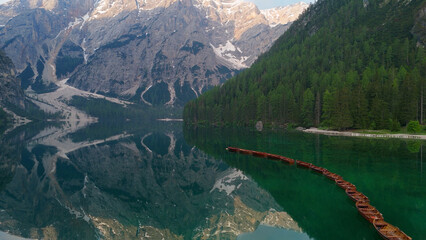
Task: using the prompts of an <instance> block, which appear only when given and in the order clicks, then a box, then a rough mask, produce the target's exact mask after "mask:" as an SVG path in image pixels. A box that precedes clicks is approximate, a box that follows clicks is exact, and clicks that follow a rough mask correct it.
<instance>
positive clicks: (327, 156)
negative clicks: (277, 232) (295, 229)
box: [185, 128, 426, 239]
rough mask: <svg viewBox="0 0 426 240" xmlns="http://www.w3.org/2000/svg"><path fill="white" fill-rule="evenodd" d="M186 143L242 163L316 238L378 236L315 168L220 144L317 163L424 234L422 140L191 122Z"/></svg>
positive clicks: (416, 235)
mask: <svg viewBox="0 0 426 240" xmlns="http://www.w3.org/2000/svg"><path fill="white" fill-rule="evenodd" d="M185 136H186V139H187V141H188V142H190V143H192V144H195V145H196V146H197V147H199V148H200V149H202V150H204V151H206V152H207V153H209V154H212V155H213V156H215V157H216V158H220V159H224V161H225V162H226V163H228V164H229V165H231V166H234V167H236V168H238V169H241V170H242V171H243V172H244V173H245V174H247V175H248V176H250V177H251V178H253V179H254V180H255V181H256V182H257V183H258V184H259V185H260V186H261V187H262V188H264V189H265V190H267V191H268V192H270V193H271V194H272V196H273V197H274V199H275V200H276V201H277V202H278V203H279V204H280V205H281V206H282V207H283V209H284V210H285V211H286V212H288V213H289V214H290V215H291V216H292V217H293V218H294V219H295V221H296V222H298V223H299V226H300V227H301V228H302V229H303V230H304V232H306V233H307V234H308V235H309V236H310V237H311V238H314V239H380V238H379V236H378V234H377V233H376V232H375V229H374V228H373V227H372V226H371V225H370V224H369V223H368V222H367V221H366V220H364V219H363V218H362V217H361V216H360V215H359V214H358V213H357V210H356V208H355V204H354V202H352V201H351V200H350V199H349V198H348V197H347V196H346V194H345V192H344V191H343V190H342V189H340V188H339V187H337V186H336V185H335V184H334V183H333V182H332V181H330V180H329V179H327V178H325V177H324V176H321V175H319V174H316V173H314V172H312V171H309V170H306V169H301V168H297V167H295V166H290V165H286V164H282V163H278V162H273V161H270V160H266V159H259V158H255V157H252V156H246V155H239V154H235V153H228V152H226V151H224V149H225V147H227V146H234V147H239V148H245V149H252V150H257V151H263V152H269V153H275V154H280V155H283V156H287V157H290V158H293V159H298V160H303V161H306V162H310V163H314V164H316V165H317V166H321V167H325V168H327V169H328V170H330V171H332V172H335V173H337V174H339V175H341V176H343V178H344V179H346V180H348V181H350V182H352V183H353V184H355V185H356V186H357V188H358V190H359V191H360V192H363V193H364V194H365V195H367V196H368V197H369V198H370V200H371V203H372V205H373V206H375V207H376V208H377V209H378V210H379V211H380V212H381V213H382V214H383V216H384V218H385V220H386V221H388V222H389V223H391V224H393V225H396V226H398V227H399V228H400V229H402V230H403V231H404V232H405V233H407V234H408V235H410V236H411V237H412V238H413V239H424V238H425V237H426V224H425V219H426V170H425V166H424V164H426V162H425V158H426V157H425V154H424V151H423V146H422V144H423V142H420V141H404V140H397V139H366V138H350V137H335V136H333V137H332V136H322V135H314V134H307V133H300V132H263V133H258V132H255V131H250V130H244V129H241V130H236V129H218V128H213V129H188V130H187V131H186V132H185Z"/></svg>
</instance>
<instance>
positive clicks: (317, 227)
mask: <svg viewBox="0 0 426 240" xmlns="http://www.w3.org/2000/svg"><path fill="white" fill-rule="evenodd" d="M70 129H72V127H70V126H67V125H50V126H45V125H32V126H28V127H24V128H21V129H16V130H15V131H13V132H11V133H9V134H8V135H6V136H4V137H3V138H2V139H1V140H0V239H16V237H21V238H33V239H42V238H50V239H239V240H248V239H380V237H379V235H378V234H377V233H376V232H375V230H374V228H373V227H372V226H371V225H370V224H368V223H367V222H366V221H365V220H364V219H363V218H362V217H361V216H360V215H359V214H358V213H357V210H356V208H355V204H354V203H353V202H352V201H351V200H350V199H349V198H348V197H347V196H346V195H345V193H344V191H343V190H342V189H340V188H338V187H337V186H336V185H334V184H333V183H332V182H331V181H330V180H328V179H326V178H325V177H323V176H321V175H319V174H315V173H312V172H310V171H307V170H305V169H300V168H297V167H295V166H290V165H285V164H280V163H277V162H272V161H268V160H265V159H258V158H254V157H251V156H244V155H238V154H233V153H228V152H226V151H225V150H224V149H225V147H227V146H236V147H241V148H249V149H253V150H259V151H265V152H271V153H276V154H281V155H284V156H288V157H291V158H294V159H299V160H303V161H307V162H312V163H315V164H317V165H319V166H322V167H326V168H328V169H329V170H330V171H333V172H336V173H338V174H340V175H342V176H343V177H344V178H345V179H347V180H349V181H351V182H353V183H354V184H355V185H356V186H357V187H358V189H359V190H360V191H362V192H363V193H365V194H366V195H367V196H368V197H369V198H370V200H371V202H372V204H373V205H374V206H376V207H377V208H378V209H379V210H380V211H381V212H382V214H383V215H384V217H385V219H386V220H387V221H388V222H390V223H392V224H394V225H396V226H398V227H400V228H401V229H402V230H403V231H405V232H406V233H407V234H409V235H410V236H412V237H413V239H426V179H425V178H426V171H425V170H424V168H423V164H426V162H425V160H423V159H424V158H425V156H424V153H423V149H422V148H423V146H422V142H416V141H403V140H390V139H389V140H374V139H363V138H344V137H327V136H318V135H310V134H304V133H299V132H273V131H270V132H263V133H258V132H255V131H250V130H247V129H240V130H235V129H233V130H232V129H218V128H211V129H210V128H209V129H191V128H188V129H185V130H182V129H183V128H182V125H181V124H180V123H160V122H156V123H135V124H132V123H113V122H109V123H102V124H101V123H98V124H93V125H90V126H88V127H86V128H83V129H80V130H77V131H75V129H74V130H70Z"/></svg>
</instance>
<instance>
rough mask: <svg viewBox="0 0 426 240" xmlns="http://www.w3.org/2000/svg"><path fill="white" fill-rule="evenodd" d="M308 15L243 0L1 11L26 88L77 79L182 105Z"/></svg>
mask: <svg viewBox="0 0 426 240" xmlns="http://www.w3.org/2000/svg"><path fill="white" fill-rule="evenodd" d="M306 7H307V5H306V4H296V5H293V6H290V7H286V8H280V9H273V10H268V11H260V10H259V9H258V8H257V7H256V6H255V5H254V4H252V3H248V2H243V1H237V0H235V1H233V0H216V1H213V0H162V1H154V0H147V1H145V0H144V1H143V0H136V1H135V0H89V1H83V0H78V1H65V0H44V1H35V0H14V1H10V2H8V3H6V4H3V5H1V6H0V24H2V25H4V27H2V28H1V29H0V34H1V37H0V45H2V46H3V49H4V50H5V51H6V53H7V55H8V56H9V57H10V58H11V59H12V60H13V62H14V64H15V66H16V68H17V69H18V72H19V73H22V74H21V75H20V78H21V79H22V81H23V82H25V83H26V84H25V87H29V86H33V85H37V86H38V87H40V85H41V86H49V84H50V83H51V82H53V83H54V82H56V81H57V80H58V79H63V78H70V80H69V82H68V83H69V84H71V85H73V86H75V87H77V88H80V89H83V90H89V91H92V92H97V93H101V94H106V95H112V96H118V97H120V98H126V99H131V100H133V101H136V102H143V103H145V104H148V105H163V104H168V105H182V104H183V103H185V102H187V101H188V100H189V99H192V98H195V97H196V96H198V95H199V94H201V93H202V92H204V91H205V90H206V89H209V88H210V87H211V86H215V85H218V84H221V83H223V82H224V81H226V80H227V79H228V78H230V77H232V76H233V75H234V74H235V73H236V72H238V71H240V70H241V69H244V68H247V67H249V66H250V65H251V64H252V63H253V62H254V61H255V60H256V58H257V57H258V56H259V55H260V54H261V53H263V52H265V51H266V50H267V49H268V48H269V47H270V46H271V45H272V43H273V42H274V41H275V40H276V39H277V38H278V37H279V36H280V35H281V34H283V33H284V32H285V30H286V29H287V28H288V27H289V24H290V23H291V22H292V21H294V20H295V19H296V17H297V16H298V15H299V14H300V13H301V12H302V11H303V10H304V9H305V8H306ZM33 90H37V89H35V87H33Z"/></svg>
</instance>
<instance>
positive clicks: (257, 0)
mask: <svg viewBox="0 0 426 240" xmlns="http://www.w3.org/2000/svg"><path fill="white" fill-rule="evenodd" d="M7 1H9V0H0V4H2V3H5V2H7ZM246 1H249V2H253V3H254V4H256V5H257V7H259V9H268V8H273V7H280V6H287V5H291V4H294V3H298V2H301V1H302V2H306V3H309V2H313V0H246Z"/></svg>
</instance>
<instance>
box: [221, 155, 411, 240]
mask: <svg viewBox="0 0 426 240" xmlns="http://www.w3.org/2000/svg"><path fill="white" fill-rule="evenodd" d="M226 150H227V151H229V152H235V153H241V154H246V155H252V156H255V157H261V158H269V159H271V160H277V161H281V162H285V163H288V164H294V163H296V166H298V167H302V168H306V169H311V170H313V171H315V172H317V173H320V174H322V175H324V176H325V177H327V178H328V179H330V180H332V181H334V182H335V183H336V185H338V186H339V187H341V188H343V189H344V190H345V192H346V194H347V195H348V197H350V198H351V199H352V200H354V201H355V206H356V208H357V209H358V212H359V213H360V214H361V215H362V216H363V217H364V218H365V219H366V220H367V221H369V222H370V223H372V224H373V226H374V228H375V229H376V230H377V232H378V233H379V234H380V236H381V237H382V238H383V239H388V240H412V239H411V237H409V236H408V235H407V234H405V233H404V232H403V231H401V230H400V229H399V228H397V227H395V226H393V225H391V224H389V223H387V222H385V221H384V219H383V215H382V214H381V213H380V212H379V210H377V209H376V208H375V207H373V206H372V205H370V200H369V199H368V197H367V196H365V195H364V194H362V193H360V192H358V190H357V189H356V186H355V185H353V184H352V183H350V182H348V181H345V180H344V179H343V178H342V177H341V176H339V175H337V174H335V173H332V172H330V171H328V170H327V169H325V168H322V167H318V166H315V165H314V164H312V163H307V162H303V161H299V160H294V159H291V158H287V157H284V156H280V155H276V154H270V153H264V152H257V151H252V150H247V149H241V148H235V147H227V148H226Z"/></svg>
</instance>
